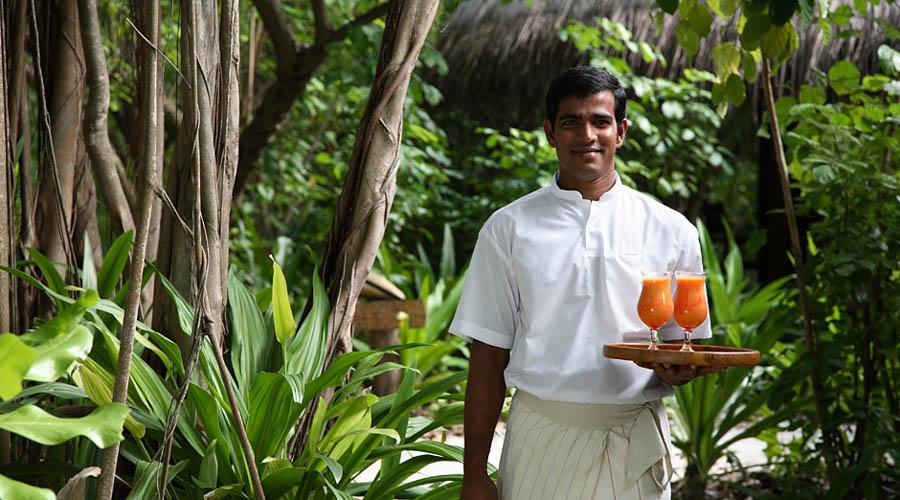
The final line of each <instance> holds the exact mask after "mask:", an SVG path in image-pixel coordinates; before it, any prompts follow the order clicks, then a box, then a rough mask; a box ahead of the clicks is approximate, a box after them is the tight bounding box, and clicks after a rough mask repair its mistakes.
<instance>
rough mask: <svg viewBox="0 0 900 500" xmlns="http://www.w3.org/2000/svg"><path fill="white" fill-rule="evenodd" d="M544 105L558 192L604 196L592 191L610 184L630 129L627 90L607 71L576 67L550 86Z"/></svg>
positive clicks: (545, 128) (546, 129)
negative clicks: (557, 180)
mask: <svg viewBox="0 0 900 500" xmlns="http://www.w3.org/2000/svg"><path fill="white" fill-rule="evenodd" d="M546 105H547V117H546V119H545V120H544V132H545V133H546V134H547V140H548V141H549V142H550V145H551V146H553V147H554V148H556V156H557V158H559V183H560V187H563V188H564V189H576V190H578V191H581V192H582V194H583V195H587V194H589V192H590V193H593V194H596V195H599V194H602V193H596V191H597V190H598V187H603V186H605V187H606V189H608V188H609V187H610V186H611V185H612V182H613V181H614V179H615V169H614V164H615V153H616V150H618V149H619V148H620V147H621V146H622V143H623V142H624V140H625V132H626V131H627V130H628V120H626V119H625V90H624V89H623V88H622V86H621V85H619V81H618V80H616V78H615V77H613V76H612V75H610V74H609V73H607V72H606V71H603V70H599V69H596V68H591V67H586V66H580V67H577V68H572V69H570V70H568V71H566V72H565V73H563V74H562V75H560V76H559V77H558V78H556V80H554V81H553V83H551V84H550V88H549V89H548V90H547V98H546ZM601 191H602V189H601Z"/></svg>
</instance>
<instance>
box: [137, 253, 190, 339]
mask: <svg viewBox="0 0 900 500" xmlns="http://www.w3.org/2000/svg"><path fill="white" fill-rule="evenodd" d="M146 265H147V266H148V267H150V268H152V269H153V272H155V273H156V276H157V277H158V278H159V281H160V282H161V283H162V286H163V288H165V289H166V292H167V293H168V294H169V297H171V298H172V301H173V302H175V309H176V311H178V326H180V327H181V332H182V333H184V334H185V335H190V334H191V332H192V331H193V330H194V329H193V324H194V308H193V307H191V304H190V303H189V302H188V301H187V300H185V298H184V296H183V295H181V292H179V291H178V288H176V287H175V284H174V283H172V282H171V281H169V278H166V277H165V276H164V275H163V273H162V272H160V270H159V269H157V268H156V266H154V265H153V264H151V263H150V262H147V263H146Z"/></svg>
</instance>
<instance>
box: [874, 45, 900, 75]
mask: <svg viewBox="0 0 900 500" xmlns="http://www.w3.org/2000/svg"><path fill="white" fill-rule="evenodd" d="M878 61H879V62H880V63H881V69H883V70H884V72H885V73H886V74H887V75H889V76H897V75H900V52H898V51H896V50H894V49H893V48H891V46H890V45H881V46H879V47H878Z"/></svg>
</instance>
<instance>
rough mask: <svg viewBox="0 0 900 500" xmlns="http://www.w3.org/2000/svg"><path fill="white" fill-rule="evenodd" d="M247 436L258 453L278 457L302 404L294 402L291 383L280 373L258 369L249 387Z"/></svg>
mask: <svg viewBox="0 0 900 500" xmlns="http://www.w3.org/2000/svg"><path fill="white" fill-rule="evenodd" d="M247 409H248V410H249V411H250V416H249V418H248V422H247V438H248V439H249V440H250V444H251V445H252V448H253V453H254V454H255V455H256V456H258V457H278V456H281V455H282V453H283V452H284V451H285V448H286V447H287V444H288V439H287V436H288V434H289V433H290V431H291V429H293V427H294V425H295V424H296V423H297V418H298V417H299V416H300V412H301V411H302V409H303V407H302V406H300V405H299V404H297V403H295V402H294V399H293V397H292V390H291V386H290V385H289V384H288V382H287V381H286V380H285V377H284V376H283V375H281V374H280V373H265V372H263V373H259V374H258V375H256V377H255V380H254V381H253V387H252V388H251V389H250V398H249V400H248V405H247Z"/></svg>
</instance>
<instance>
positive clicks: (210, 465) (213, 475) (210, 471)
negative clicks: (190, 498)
mask: <svg viewBox="0 0 900 500" xmlns="http://www.w3.org/2000/svg"><path fill="white" fill-rule="evenodd" d="M217 442H218V441H217V440H216V439H213V440H212V441H210V442H209V446H208V447H207V448H206V453H205V454H204V455H203V460H202V461H201V462H200V474H199V477H197V481H196V484H197V486H200V487H201V488H208V489H213V488H215V487H216V481H217V480H218V477H219V475H218V469H219V461H218V460H217V459H216V443H217Z"/></svg>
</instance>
